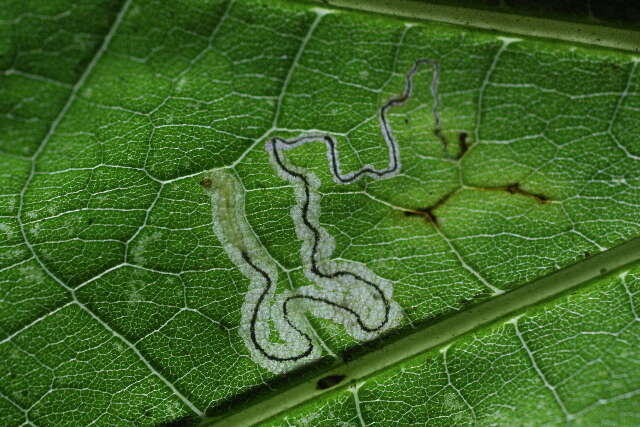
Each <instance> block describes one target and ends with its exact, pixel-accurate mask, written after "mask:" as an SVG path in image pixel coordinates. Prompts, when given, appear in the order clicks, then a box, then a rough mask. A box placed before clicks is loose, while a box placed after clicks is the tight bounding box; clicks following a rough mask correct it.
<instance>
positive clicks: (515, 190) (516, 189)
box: [469, 182, 553, 204]
mask: <svg viewBox="0 0 640 427" xmlns="http://www.w3.org/2000/svg"><path fill="white" fill-rule="evenodd" d="M469 188H472V189H474V190H478V191H506V192H507V193H509V194H520V195H521V196H525V197H530V198H532V199H534V200H535V201H536V202H538V203H540V204H547V203H550V202H552V201H553V200H551V199H550V198H548V197H547V196H545V195H544V194H541V193H533V192H531V191H527V190H525V189H523V188H522V187H521V186H520V183H519V182H515V183H513V184H508V185H502V186H497V187H469Z"/></svg>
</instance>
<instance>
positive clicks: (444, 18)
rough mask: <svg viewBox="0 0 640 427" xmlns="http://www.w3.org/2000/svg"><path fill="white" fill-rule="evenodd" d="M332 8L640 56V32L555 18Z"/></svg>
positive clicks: (363, 1) (389, 5) (375, 0)
mask: <svg viewBox="0 0 640 427" xmlns="http://www.w3.org/2000/svg"><path fill="white" fill-rule="evenodd" d="M322 4H326V5H328V6H331V7H332V8H342V9H350V10H357V11H359V12H370V13H376V14H382V15H388V16H393V17H397V18H402V19H403V20H407V19H408V20H413V21H416V20H417V21H437V22H444V23H448V24H454V25H462V26H466V27H474V28H480V29H483V30H490V31H496V30H499V31H500V32H505V33H513V34H519V35H524V36H528V37H541V38H547V39H554V40H562V41H568V42H573V43H582V44H589V45H594V46H599V47H605V48H613V49H619V50H625V51H631V52H635V53H638V54H640V32H639V31H633V30H627V29H621V28H616V27H609V26H603V25H592V24H585V23H578V22H569V21H560V20H556V19H547V18H538V17H534V16H525V15H517V14H510V13H505V12H492V11H488V10H483V9H476V8H471V7H470V8H466V7H456V6H446V5H442V4H428V3H425V2H422V1H416V0H323V1H322Z"/></svg>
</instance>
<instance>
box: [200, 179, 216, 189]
mask: <svg viewBox="0 0 640 427" xmlns="http://www.w3.org/2000/svg"><path fill="white" fill-rule="evenodd" d="M212 185H213V182H212V181H211V178H209V177H207V176H205V177H204V178H202V180H200V186H201V187H202V188H204V189H205V190H211V186H212Z"/></svg>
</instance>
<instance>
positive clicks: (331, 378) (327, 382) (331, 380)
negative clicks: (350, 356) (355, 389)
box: [316, 375, 347, 390]
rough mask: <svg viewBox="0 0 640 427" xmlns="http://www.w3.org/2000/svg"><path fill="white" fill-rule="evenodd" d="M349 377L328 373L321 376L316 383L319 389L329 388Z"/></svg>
mask: <svg viewBox="0 0 640 427" xmlns="http://www.w3.org/2000/svg"><path fill="white" fill-rule="evenodd" d="M345 378H347V376H346V375H327V376H326V377H324V378H320V379H319V380H318V383H317V384H316V389H317V390H326V389H328V388H331V387H334V386H336V385H338V384H340V383H341V382H342V380H344V379H345Z"/></svg>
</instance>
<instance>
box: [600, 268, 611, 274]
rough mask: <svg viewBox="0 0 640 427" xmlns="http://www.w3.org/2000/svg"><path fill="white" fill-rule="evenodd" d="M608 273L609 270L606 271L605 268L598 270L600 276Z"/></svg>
mask: <svg viewBox="0 0 640 427" xmlns="http://www.w3.org/2000/svg"><path fill="white" fill-rule="evenodd" d="M608 271H609V270H607V268H606V267H602V268H601V269H600V274H607V272H608Z"/></svg>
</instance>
